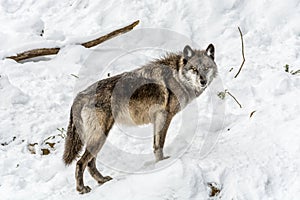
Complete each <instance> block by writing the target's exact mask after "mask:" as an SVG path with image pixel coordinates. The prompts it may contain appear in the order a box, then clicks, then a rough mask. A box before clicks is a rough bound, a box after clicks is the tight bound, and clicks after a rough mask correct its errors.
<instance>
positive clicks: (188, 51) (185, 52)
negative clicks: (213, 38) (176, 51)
mask: <svg viewBox="0 0 300 200" xmlns="http://www.w3.org/2000/svg"><path fill="white" fill-rule="evenodd" d="M194 54H195V52H194V51H193V49H192V48H191V47H190V46H189V45H186V46H185V47H184V49H183V57H184V60H185V62H187V61H188V60H189V59H190V58H191V57H193V55H194Z"/></svg>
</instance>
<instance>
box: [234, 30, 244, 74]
mask: <svg viewBox="0 0 300 200" xmlns="http://www.w3.org/2000/svg"><path fill="white" fill-rule="evenodd" d="M238 29H239V32H240V36H241V41H242V56H243V62H242V64H241V66H240V69H239V71H238V72H237V74H236V75H235V76H234V78H236V77H237V76H238V75H239V74H240V72H241V70H242V68H243V66H244V63H245V61H246V60H245V52H244V40H243V33H242V31H241V29H240V27H238Z"/></svg>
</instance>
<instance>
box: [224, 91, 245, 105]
mask: <svg viewBox="0 0 300 200" xmlns="http://www.w3.org/2000/svg"><path fill="white" fill-rule="evenodd" d="M225 93H227V94H229V95H230V96H231V97H232V98H233V99H234V101H235V102H236V103H237V104H238V105H239V106H240V108H242V105H241V104H240V102H239V101H238V100H237V99H236V98H235V97H234V96H233V95H232V94H231V93H230V92H229V91H228V90H225Z"/></svg>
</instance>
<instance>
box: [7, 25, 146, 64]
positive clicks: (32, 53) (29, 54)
mask: <svg viewBox="0 0 300 200" xmlns="http://www.w3.org/2000/svg"><path fill="white" fill-rule="evenodd" d="M139 22H140V21H139V20H137V21H135V22H133V23H132V24H129V25H128V26H125V27H123V28H120V29H117V30H115V31H112V32H110V33H108V34H106V35H104V36H101V37H99V38H97V39H95V40H92V41H88V42H84V43H82V44H81V45H82V46H84V47H86V48H91V47H93V46H96V45H98V44H101V43H103V42H105V41H106V40H109V39H111V38H114V37H116V36H118V35H120V34H124V33H127V32H128V31H131V30H132V29H133V28H134V27H135V26H136V25H138V24H139ZM59 50H60V48H59V47H55V48H41V49H32V50H29V51H25V52H22V53H18V54H17V55H16V56H9V57H6V58H10V59H13V60H15V61H17V62H19V61H21V60H25V59H29V58H34V57H38V56H46V55H53V54H57V53H58V52H59Z"/></svg>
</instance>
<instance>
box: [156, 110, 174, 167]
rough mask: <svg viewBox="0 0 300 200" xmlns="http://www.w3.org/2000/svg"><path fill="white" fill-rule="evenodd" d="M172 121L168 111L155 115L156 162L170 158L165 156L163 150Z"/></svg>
mask: <svg viewBox="0 0 300 200" xmlns="http://www.w3.org/2000/svg"><path fill="white" fill-rule="evenodd" d="M171 120H172V116H171V115H170V114H169V113H166V111H161V112H158V113H156V114H155V119H154V138H153V140H154V141H153V148H154V155H155V160H156V162H158V161H160V160H163V159H167V158H169V156H166V157H165V156H164V153H163V148H164V144H165V139H166V135H167V131H168V128H169V125H170V123H171Z"/></svg>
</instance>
